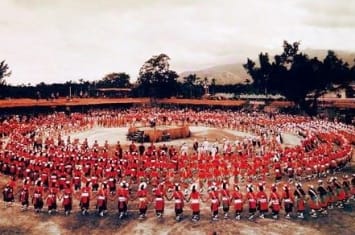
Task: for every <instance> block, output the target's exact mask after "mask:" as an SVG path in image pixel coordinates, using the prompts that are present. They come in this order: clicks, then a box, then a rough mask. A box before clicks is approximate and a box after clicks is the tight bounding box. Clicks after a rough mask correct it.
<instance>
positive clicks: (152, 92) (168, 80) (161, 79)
mask: <svg viewBox="0 0 355 235" xmlns="http://www.w3.org/2000/svg"><path fill="white" fill-rule="evenodd" d="M169 60H170V58H169V57H168V56H167V55H165V54H160V55H155V56H152V57H151V58H150V59H149V60H147V61H146V62H145V63H144V64H143V65H142V67H141V68H140V70H139V77H138V79H137V83H138V87H137V90H138V93H139V96H149V97H153V98H167V97H171V96H175V95H176V94H177V90H178V87H177V85H178V83H177V78H178V75H177V73H176V72H175V71H173V70H170V68H169V67H170V65H169Z"/></svg>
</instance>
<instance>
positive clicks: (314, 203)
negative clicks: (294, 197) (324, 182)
mask: <svg viewBox="0 0 355 235" xmlns="http://www.w3.org/2000/svg"><path fill="white" fill-rule="evenodd" d="M308 195H309V198H310V201H309V207H310V208H311V212H310V215H311V217H312V218H317V217H318V215H317V212H318V211H319V209H320V206H319V195H318V193H317V191H316V190H315V189H314V186H313V185H310V186H309V188H308Z"/></svg>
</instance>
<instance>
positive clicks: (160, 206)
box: [154, 183, 165, 219]
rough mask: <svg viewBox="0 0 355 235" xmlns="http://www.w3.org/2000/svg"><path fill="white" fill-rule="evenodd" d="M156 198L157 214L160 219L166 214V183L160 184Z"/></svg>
mask: <svg viewBox="0 0 355 235" xmlns="http://www.w3.org/2000/svg"><path fill="white" fill-rule="evenodd" d="M154 196H155V214H156V216H157V217H158V218H159V219H160V218H162V217H163V214H164V207H165V200H164V196H165V192H164V183H160V184H159V185H158V187H157V188H156V189H155V190H154Z"/></svg>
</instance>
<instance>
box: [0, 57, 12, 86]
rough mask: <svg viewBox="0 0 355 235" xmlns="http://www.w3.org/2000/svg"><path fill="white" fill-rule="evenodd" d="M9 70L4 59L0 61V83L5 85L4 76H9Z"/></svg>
mask: <svg viewBox="0 0 355 235" xmlns="http://www.w3.org/2000/svg"><path fill="white" fill-rule="evenodd" d="M10 75H11V71H9V66H8V64H6V62H5V60H3V61H1V62H0V85H5V77H9V76H10Z"/></svg>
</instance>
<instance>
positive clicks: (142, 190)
mask: <svg viewBox="0 0 355 235" xmlns="http://www.w3.org/2000/svg"><path fill="white" fill-rule="evenodd" d="M137 197H138V200H139V203H138V209H139V218H140V219H144V218H145V217H146V213H147V209H148V191H147V183H145V182H142V183H140V184H139V186H138V191H137Z"/></svg>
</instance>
